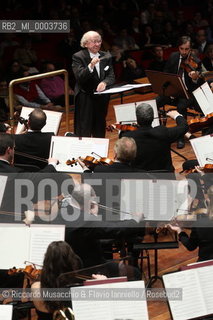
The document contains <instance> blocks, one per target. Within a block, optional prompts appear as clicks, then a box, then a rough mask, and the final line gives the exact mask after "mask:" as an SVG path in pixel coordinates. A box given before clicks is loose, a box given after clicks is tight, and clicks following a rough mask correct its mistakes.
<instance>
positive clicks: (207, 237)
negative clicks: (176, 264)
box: [168, 185, 213, 261]
mask: <svg viewBox="0 0 213 320" xmlns="http://www.w3.org/2000/svg"><path fill="white" fill-rule="evenodd" d="M207 194H208V207H207V214H202V215H201V217H200V218H197V221H196V222H195V223H194V224H193V227H192V229H191V233H190V235H189V236H188V234H187V233H186V232H184V231H183V230H182V228H181V227H180V226H179V225H178V222H177V224H176V225H173V224H169V225H168V227H169V228H170V229H171V230H173V231H176V232H177V233H178V237H179V241H180V242H181V243H182V244H183V245H184V246H185V247H186V248H187V249H188V250H189V251H193V250H195V249H197V248H198V261H203V260H209V259H213V232H212V230H213V229H212V228H213V185H212V186H211V187H210V188H209V189H208V192H207ZM204 210H205V209H204Z"/></svg>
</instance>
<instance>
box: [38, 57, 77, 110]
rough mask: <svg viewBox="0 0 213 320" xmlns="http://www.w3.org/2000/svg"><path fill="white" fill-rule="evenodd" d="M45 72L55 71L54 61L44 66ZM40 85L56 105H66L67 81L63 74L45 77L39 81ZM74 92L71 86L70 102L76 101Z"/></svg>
mask: <svg viewBox="0 0 213 320" xmlns="http://www.w3.org/2000/svg"><path fill="white" fill-rule="evenodd" d="M42 71H43V72H52V71H55V65H54V63H52V62H46V63H44V66H43V70H42ZM39 87H40V88H41V90H42V91H43V92H44V94H45V95H46V96H47V97H48V98H49V99H50V100H51V102H52V103H53V104H54V105H60V106H63V107H64V105H65V94H64V90H65V83H64V80H63V79H62V77H61V76H53V77H48V78H43V79H41V81H40V82H39ZM73 96H74V92H73V90H72V89H71V88H69V104H70V105H72V104H73V103H74V99H73Z"/></svg>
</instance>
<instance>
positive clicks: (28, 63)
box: [14, 37, 38, 74]
mask: <svg viewBox="0 0 213 320" xmlns="http://www.w3.org/2000/svg"><path fill="white" fill-rule="evenodd" d="M14 59H15V60H17V61H18V62H19V63H20V64H21V65H22V66H23V68H26V67H27V69H29V68H32V69H31V70H30V69H29V71H30V74H32V73H37V72H38V70H37V69H36V63H37V54H36V52H35V50H34V49H33V47H32V39H31V38H30V37H25V38H24V39H23V41H22V45H21V46H20V48H17V49H16V50H15V52H14Z"/></svg>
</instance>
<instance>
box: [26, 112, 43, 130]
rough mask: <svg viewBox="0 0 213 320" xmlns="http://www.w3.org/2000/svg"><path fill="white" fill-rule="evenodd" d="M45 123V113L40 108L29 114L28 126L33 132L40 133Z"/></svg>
mask: <svg viewBox="0 0 213 320" xmlns="http://www.w3.org/2000/svg"><path fill="white" fill-rule="evenodd" d="M46 121H47V116H46V113H45V112H44V111H43V110H42V109H40V108H35V109H34V110H33V111H32V112H31V113H30V114H29V119H28V126H29V128H30V129H31V130H33V131H41V129H42V128H43V127H44V126H45V125H46Z"/></svg>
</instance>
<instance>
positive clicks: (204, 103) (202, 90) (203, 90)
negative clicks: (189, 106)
mask: <svg viewBox="0 0 213 320" xmlns="http://www.w3.org/2000/svg"><path fill="white" fill-rule="evenodd" d="M193 95H194V96H195V98H196V100H197V102H198V104H199V106H200V108H201V110H202V111H203V113H204V114H205V116H206V115H207V114H209V113H211V112H213V93H212V91H211V89H210V87H209V85H208V82H205V83H204V84H203V85H202V86H200V87H199V88H197V89H196V90H194V91H193Z"/></svg>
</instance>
